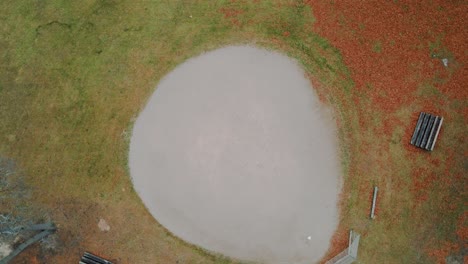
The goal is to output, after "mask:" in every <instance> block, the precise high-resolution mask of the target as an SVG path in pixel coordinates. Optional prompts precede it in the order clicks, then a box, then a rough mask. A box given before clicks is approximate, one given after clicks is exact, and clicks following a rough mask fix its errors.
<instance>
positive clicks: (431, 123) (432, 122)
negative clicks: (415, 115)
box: [421, 115, 436, 148]
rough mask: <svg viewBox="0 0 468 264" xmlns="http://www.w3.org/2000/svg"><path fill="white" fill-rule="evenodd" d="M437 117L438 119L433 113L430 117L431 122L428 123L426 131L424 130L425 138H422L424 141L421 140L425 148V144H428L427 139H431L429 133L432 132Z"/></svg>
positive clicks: (422, 146)
mask: <svg viewBox="0 0 468 264" xmlns="http://www.w3.org/2000/svg"><path fill="white" fill-rule="evenodd" d="M435 119H436V117H435V116H433V115H431V117H430V119H429V123H427V127H426V131H425V132H424V136H423V139H422V142H421V148H425V146H426V145H427V141H428V139H429V134H430V133H431V130H432V127H433V125H434V121H435Z"/></svg>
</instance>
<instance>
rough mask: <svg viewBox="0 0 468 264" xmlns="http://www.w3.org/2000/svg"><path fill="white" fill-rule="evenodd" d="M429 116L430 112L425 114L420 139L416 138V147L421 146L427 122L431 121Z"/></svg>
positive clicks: (419, 134)
mask: <svg viewBox="0 0 468 264" xmlns="http://www.w3.org/2000/svg"><path fill="white" fill-rule="evenodd" d="M429 118H430V115H428V114H426V115H425V116H424V120H423V123H422V125H421V130H419V133H418V139H417V140H416V147H420V146H421V141H422V137H423V136H424V132H425V131H426V127H427V122H428V121H429Z"/></svg>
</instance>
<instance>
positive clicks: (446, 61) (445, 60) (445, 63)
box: [442, 58, 449, 67]
mask: <svg viewBox="0 0 468 264" xmlns="http://www.w3.org/2000/svg"><path fill="white" fill-rule="evenodd" d="M448 62H449V60H448V59H447V58H443V59H442V63H443V64H444V66H445V67H448Z"/></svg>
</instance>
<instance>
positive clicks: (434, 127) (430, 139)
mask: <svg viewBox="0 0 468 264" xmlns="http://www.w3.org/2000/svg"><path fill="white" fill-rule="evenodd" d="M439 123H440V117H438V116H436V117H435V120H434V124H433V125H432V128H431V133H429V137H428V140H427V143H426V145H425V146H424V145H423V147H424V149H425V150H431V146H432V142H433V141H434V137H435V134H436V132H437V128H438V127H439Z"/></svg>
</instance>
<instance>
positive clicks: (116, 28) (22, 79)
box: [0, 0, 455, 264]
mask: <svg viewBox="0 0 468 264" xmlns="http://www.w3.org/2000/svg"><path fill="white" fill-rule="evenodd" d="M0 9H1V10H3V11H2V12H0V157H4V158H8V159H12V160H14V161H15V162H16V163H17V170H18V171H19V172H18V174H19V173H21V175H24V181H25V183H26V185H27V186H28V187H26V188H28V189H29V190H30V191H31V197H30V198H27V197H26V198H23V200H21V199H18V198H15V199H14V200H13V199H12V198H11V197H10V198H8V197H6V198H2V199H3V200H2V201H1V203H0V205H2V208H0V213H8V212H10V213H13V214H15V212H16V211H15V206H17V205H18V204H25V203H26V204H27V205H28V207H29V208H39V209H40V210H30V211H27V212H23V211H21V214H23V215H22V216H23V217H30V218H31V219H37V220H39V219H44V218H50V219H52V220H53V221H55V222H56V223H57V224H58V227H59V233H58V236H59V238H58V240H59V241H60V243H59V246H58V247H57V248H56V249H54V250H51V251H44V250H42V249H40V248H39V247H35V248H32V249H31V250H29V251H26V252H25V253H24V254H23V255H22V256H20V257H19V260H18V261H19V262H18V263H23V262H24V263H34V262H32V260H35V261H37V263H43V262H42V261H45V260H46V259H47V260H48V261H47V262H48V263H67V260H70V259H75V260H73V261H76V259H78V257H79V255H80V254H81V253H82V252H83V251H84V250H90V251H94V252H98V253H101V254H102V255H104V256H109V257H110V258H114V259H115V260H117V261H118V263H203V264H205V263H237V262H236V261H234V260H229V259H226V258H223V257H221V256H214V255H211V254H210V253H207V252H205V251H203V250H201V249H198V248H196V247H194V246H191V245H188V244H186V243H184V242H182V241H180V240H179V239H177V238H174V237H173V236H171V235H170V234H169V233H168V232H167V231H166V230H165V229H164V228H163V227H161V226H159V225H158V224H157V222H156V221H155V220H154V219H153V218H152V217H151V215H149V213H148V212H147V211H146V209H145V208H144V206H143V205H142V203H141V202H140V200H139V198H138V196H137V195H136V194H135V192H134V191H133V190H132V184H131V181H130V178H129V175H128V168H127V152H128V144H129V138H130V133H131V129H132V123H133V121H134V120H135V118H136V116H137V115H138V113H139V111H140V110H141V109H142V108H143V107H144V105H145V102H146V100H147V99H148V97H149V95H150V94H151V93H152V92H153V91H154V90H155V88H156V86H157V84H158V81H159V80H160V79H161V78H163V77H164V75H165V74H167V73H168V72H170V71H171V70H172V69H173V68H174V67H176V66H177V65H178V64H180V63H182V62H183V61H184V60H186V59H188V58H190V57H193V56H195V55H197V54H200V53H202V52H204V51H207V50H212V49H215V48H217V47H221V46H224V45H229V44H254V45H258V46H261V47H266V48H270V49H275V50H278V51H280V52H283V53H285V54H288V55H289V56H291V57H293V58H295V59H297V60H298V61H299V62H300V63H301V64H302V66H303V67H304V69H305V70H306V71H307V73H308V74H309V75H310V77H311V80H312V81H313V82H314V83H317V84H320V85H319V86H317V91H318V94H319V95H320V96H321V98H322V101H323V102H324V103H327V104H330V105H331V106H333V107H334V109H335V113H336V116H337V122H338V123H339V129H340V143H341V148H342V160H343V174H344V180H345V181H347V185H346V186H347V187H345V189H344V190H345V194H344V195H343V199H344V200H343V202H342V215H341V217H342V220H341V223H342V225H343V226H345V227H351V228H355V229H356V230H358V231H359V232H361V233H364V234H365V236H364V237H363V239H362V245H361V248H360V253H359V254H360V260H361V263H375V262H374V261H375V260H377V259H382V256H384V257H385V259H386V262H385V263H417V262H421V263H422V262H424V261H428V260H427V258H426V257H425V256H424V254H425V253H423V252H420V251H418V250H419V249H421V247H422V246H421V247H419V246H418V245H414V244H413V242H414V237H413V236H412V234H411V230H414V229H413V228H414V224H413V221H414V220H413V219H415V218H416V219H421V218H423V217H425V216H426V215H427V214H428V212H427V211H417V213H421V212H422V213H421V214H422V215H414V214H413V213H411V212H410V209H409V205H408V206H402V207H401V208H398V209H397V210H398V211H401V212H399V213H400V214H399V215H398V217H401V219H400V220H398V221H397V222H398V223H399V226H397V227H395V226H391V225H393V224H394V223H395V219H391V218H392V217H395V214H393V213H394V212H393V211H391V212H387V211H385V210H384V211H383V213H382V214H381V216H379V217H381V218H382V219H379V221H377V222H375V223H374V222H371V221H370V220H368V219H366V215H363V213H362V212H363V211H367V208H368V207H369V204H368V201H367V200H366V201H361V200H359V199H358V197H359V193H360V190H359V186H360V185H361V184H362V183H363V182H366V183H367V182H372V181H376V182H379V183H381V184H383V183H386V184H390V183H388V182H386V181H385V180H383V179H382V178H377V179H375V178H372V175H363V176H361V179H355V178H353V179H351V178H348V177H349V174H350V172H349V162H350V158H349V157H350V155H354V157H355V158H354V160H355V161H359V160H360V158H359V155H361V154H359V153H352V150H353V147H352V145H353V144H352V142H353V140H357V141H359V140H360V139H362V138H364V137H374V138H377V137H378V135H373V134H372V133H371V132H370V130H369V132H368V134H361V133H360V132H359V122H358V117H357V112H356V107H357V106H356V105H355V104H354V103H353V101H352V98H351V95H352V94H353V87H354V83H353V80H352V79H351V77H350V73H349V71H348V69H347V68H346V67H345V65H344V63H343V61H342V58H341V55H340V52H339V51H338V50H337V49H336V48H334V47H332V46H331V45H329V43H328V42H327V40H325V39H323V38H321V37H320V36H318V35H316V34H315V33H313V31H312V30H311V26H312V25H313V23H314V16H313V10H311V9H310V7H308V6H306V5H305V4H303V3H302V2H301V1H276V0H271V1H227V0H226V1H201V0H198V1H197V0H193V1H189V0H161V1H155V0H152V1H150V0H149V1H136V2H134V1H117V0H84V1H12V0H5V1H1V2H0ZM381 49H382V47H381V44H380V43H379V42H376V44H375V46H374V50H375V52H380V51H381ZM363 102H364V103H365V102H366V100H365V95H363ZM405 111H410V110H409V109H406V110H404V111H403V112H402V113H401V115H402V116H405V114H406V113H407V112H405ZM376 118H381V116H379V114H378V113H377V114H376ZM404 118H406V119H404V122H408V123H409V122H410V120H409V118H408V117H404ZM375 122H378V120H376V121H375ZM403 133H404V131H402V129H400V130H397V131H396V132H395V135H394V137H395V140H398V139H399V138H400V137H401V136H402V134H403ZM362 155H367V154H362ZM386 155H389V156H391V159H392V160H393V161H395V162H394V164H392V165H391V166H392V167H391V170H394V171H397V174H398V175H400V176H401V178H402V179H406V180H407V181H409V178H408V177H409V176H408V175H407V174H408V173H409V170H410V166H411V164H408V163H407V160H406V159H405V157H404V154H403V153H402V149H401V148H399V147H397V146H395V145H392V144H389V152H388V153H387V154H386ZM418 162H419V163H418V164H422V163H423V160H422V158H421V160H420V161H418ZM386 169H388V167H387V168H384V167H377V168H371V169H370V171H371V172H372V173H375V174H377V173H380V174H383V175H386V174H387V173H388V172H386ZM375 174H374V175H375ZM382 177H383V176H382ZM389 186H390V187H391V184H390V185H389ZM392 188H394V187H392ZM394 190H395V189H394ZM401 192H402V193H403V195H397V194H396V193H391V192H390V191H389V192H387V196H383V198H382V199H383V200H382V204H384V205H391V204H392V203H394V202H395V203H396V204H405V201H406V200H410V199H411V195H410V194H407V195H406V194H405V193H406V192H409V191H408V190H406V189H403V190H401ZM18 213H19V212H18ZM28 213H29V215H28ZM386 217H388V219H390V220H385V218H386ZM100 218H104V219H106V221H107V222H108V223H109V224H110V226H111V230H110V232H108V233H103V232H99V230H98V229H97V222H98V221H99V219H100ZM452 222H453V221H451V222H450V224H448V225H446V227H444V228H440V230H437V233H438V234H439V235H440V237H441V238H444V237H446V236H447V234H451V233H452V232H454V228H455V227H454V226H453V225H452ZM21 261H23V262H21ZM28 261H31V262H28ZM177 261H178V262H177ZM401 261H404V262H401Z"/></svg>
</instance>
